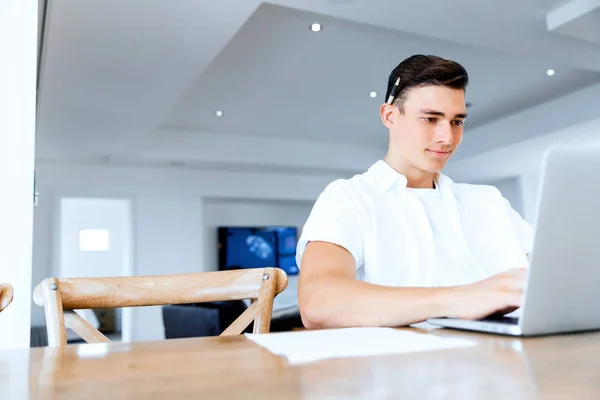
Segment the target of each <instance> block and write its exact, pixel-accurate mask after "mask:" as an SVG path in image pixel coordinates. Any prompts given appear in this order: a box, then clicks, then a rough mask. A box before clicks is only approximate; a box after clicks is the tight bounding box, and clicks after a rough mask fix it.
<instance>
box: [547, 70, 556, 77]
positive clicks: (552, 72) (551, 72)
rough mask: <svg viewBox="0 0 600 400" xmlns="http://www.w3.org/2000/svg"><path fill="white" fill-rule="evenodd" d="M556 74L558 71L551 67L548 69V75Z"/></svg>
mask: <svg viewBox="0 0 600 400" xmlns="http://www.w3.org/2000/svg"><path fill="white" fill-rule="evenodd" d="M554 74H556V71H555V70H553V69H552V68H550V69H549V70H547V71H546V75H548V76H554Z"/></svg>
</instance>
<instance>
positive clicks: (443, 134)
mask: <svg viewBox="0 0 600 400" xmlns="http://www.w3.org/2000/svg"><path fill="white" fill-rule="evenodd" d="M436 142H438V143H444V144H452V142H454V136H453V135H452V125H451V124H450V123H449V122H448V123H441V124H438V126H437V131H436Z"/></svg>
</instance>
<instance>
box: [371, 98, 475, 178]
mask: <svg viewBox="0 0 600 400" xmlns="http://www.w3.org/2000/svg"><path fill="white" fill-rule="evenodd" d="M403 109H404V112H403V113H402V112H400V111H399V110H398V107H396V106H395V105H392V106H386V105H383V106H382V108H381V116H382V120H383V122H384V124H385V125H386V126H387V127H388V128H389V129H390V145H391V146H392V148H393V149H394V152H395V154H397V155H398V156H401V157H402V159H403V160H402V161H403V162H404V163H406V164H408V165H407V166H408V167H411V168H417V169H419V170H422V171H425V172H441V171H442V169H443V168H444V166H445V165H446V163H447V162H448V160H449V159H450V157H451V156H452V155H453V154H454V152H455V151H456V149H458V146H459V145H460V143H461V141H462V136H463V121H464V119H465V118H466V114H467V111H466V106H465V93H464V91H463V90H462V89H452V88H448V87H445V86H425V87H419V88H413V89H411V90H410V91H409V92H408V93H407V95H406V100H405V101H404V106H403Z"/></svg>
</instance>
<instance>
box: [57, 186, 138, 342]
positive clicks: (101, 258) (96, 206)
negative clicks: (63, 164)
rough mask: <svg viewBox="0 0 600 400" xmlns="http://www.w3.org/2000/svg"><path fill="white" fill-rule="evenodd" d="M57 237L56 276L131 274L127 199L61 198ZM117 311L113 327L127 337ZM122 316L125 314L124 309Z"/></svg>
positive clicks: (130, 242) (79, 276)
mask: <svg viewBox="0 0 600 400" xmlns="http://www.w3.org/2000/svg"><path fill="white" fill-rule="evenodd" d="M58 237H59V239H60V240H59V241H58V245H59V251H58V252H57V253H58V260H57V263H56V267H57V268H56V274H57V275H58V277H60V278H86V277H115V276H131V275H133V259H132V228H131V201H130V200H129V199H107V198H100V199H98V198H72V197H67V198H62V199H61V200H60V232H59V234H58ZM121 311H122V310H116V312H117V320H116V326H117V331H118V332H121V331H122V332H123V340H128V337H129V327H130V325H129V322H128V321H124V323H123V324H122V323H121V321H122V320H121V314H122V313H121ZM123 318H126V319H127V318H129V317H128V312H127V311H126V312H125V313H123ZM118 339H121V338H120V337H119V338H118Z"/></svg>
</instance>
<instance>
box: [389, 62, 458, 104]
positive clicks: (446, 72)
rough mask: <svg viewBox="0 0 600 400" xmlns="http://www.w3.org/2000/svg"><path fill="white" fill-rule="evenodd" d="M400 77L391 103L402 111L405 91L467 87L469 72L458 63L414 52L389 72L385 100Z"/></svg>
mask: <svg viewBox="0 0 600 400" xmlns="http://www.w3.org/2000/svg"><path fill="white" fill-rule="evenodd" d="M398 78H400V84H399V86H398V88H397V89H396V91H395V95H394V99H393V101H392V104H395V105H396V106H397V107H398V109H399V110H400V111H401V112H404V108H403V106H404V101H405V100H406V95H407V93H408V92H409V91H410V90H411V89H413V88H416V87H423V86H431V85H436V86H446V87H450V88H453V89H462V90H465V91H466V89H467V85H468V84H469V74H468V73H467V70H466V69H465V68H464V67H463V66H462V65H460V64H459V63H457V62H455V61H451V60H446V59H444V58H441V57H438V56H432V55H423V54H415V55H413V56H411V57H409V58H407V59H406V60H404V61H402V62H401V63H400V64H398V66H397V67H396V68H394V70H393V71H392V72H391V73H390V76H389V79H388V85H387V92H386V95H385V100H386V101H388V99H389V97H390V93H391V92H392V89H393V88H394V84H395V83H396V81H397V80H398Z"/></svg>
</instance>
